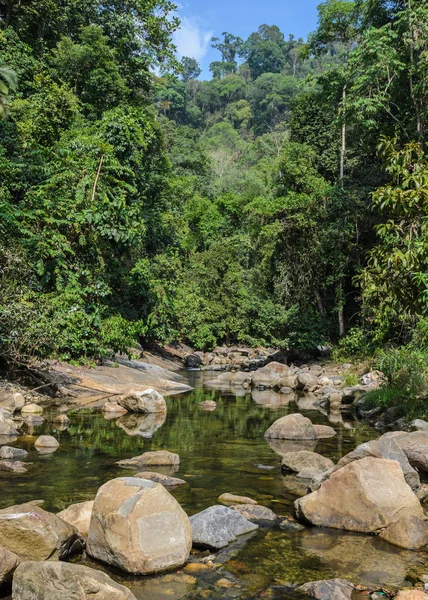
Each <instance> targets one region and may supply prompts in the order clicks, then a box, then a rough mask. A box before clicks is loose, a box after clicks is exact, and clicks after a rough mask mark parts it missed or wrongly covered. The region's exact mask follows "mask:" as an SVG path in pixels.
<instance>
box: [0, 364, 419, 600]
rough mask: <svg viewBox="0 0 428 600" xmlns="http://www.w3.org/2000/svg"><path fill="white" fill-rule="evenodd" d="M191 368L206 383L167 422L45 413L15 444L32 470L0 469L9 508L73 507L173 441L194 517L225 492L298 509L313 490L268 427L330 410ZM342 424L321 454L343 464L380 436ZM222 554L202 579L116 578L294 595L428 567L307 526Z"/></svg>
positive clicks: (159, 590)
mask: <svg viewBox="0 0 428 600" xmlns="http://www.w3.org/2000/svg"><path fill="white" fill-rule="evenodd" d="M187 376H188V380H189V383H190V385H192V386H193V387H195V390H194V391H192V392H190V393H187V394H183V395H177V396H173V397H170V398H167V403H168V413H167V415H166V418H164V416H162V417H153V415H150V416H148V417H146V418H144V417H141V416H135V415H127V416H125V417H120V418H110V419H106V418H104V416H103V415H102V413H101V412H99V411H90V410H81V411H76V412H71V413H69V417H70V420H71V425H70V427H69V428H68V429H66V430H64V431H60V430H58V429H55V427H54V425H53V424H52V418H53V416H54V415H55V413H52V414H50V413H49V412H47V413H46V414H44V415H43V416H44V421H43V422H42V423H40V424H30V425H29V426H28V427H27V435H26V436H24V437H22V438H20V439H19V440H18V442H17V443H16V444H15V445H19V446H21V447H23V448H25V449H27V450H28V451H29V457H28V460H29V462H31V463H32V464H31V465H29V468H28V473H25V474H23V475H11V474H6V473H3V474H1V475H0V489H1V495H0V504H1V507H4V506H9V505H12V504H16V503H22V502H26V501H29V500H35V499H41V498H42V499H44V500H45V505H44V507H45V508H46V509H47V510H52V511H59V510H62V509H63V508H65V507H66V506H68V505H69V504H71V503H74V502H81V501H84V500H89V499H93V497H94V496H95V494H96V491H97V489H98V488H99V487H100V485H102V484H103V483H105V482H106V481H107V480H108V479H111V478H114V477H118V476H122V475H130V474H131V473H130V471H129V470H125V469H121V468H119V467H118V466H117V465H116V464H115V463H116V461H118V460H119V459H123V458H130V457H132V456H136V455H138V454H141V453H143V452H145V451H148V450H160V449H165V450H169V451H171V452H177V453H178V454H179V455H180V457H181V463H180V467H179V469H178V471H176V472H175V473H174V475H175V476H177V477H180V478H182V479H185V480H186V481H187V485H183V486H180V487H179V488H177V489H175V490H173V491H172V493H173V495H174V496H175V497H176V498H177V500H178V501H179V502H180V503H181V505H182V506H183V508H184V510H185V511H186V512H187V513H188V514H189V515H191V514H194V513H195V512H198V511H200V510H202V509H204V508H206V507H208V506H210V505H212V504H216V503H217V498H218V496H219V495H220V494H221V493H223V492H232V493H235V494H240V495H245V496H250V497H252V498H254V499H256V500H258V502H259V503H260V504H263V505H265V506H267V507H269V508H271V509H272V510H274V511H275V512H276V513H277V514H278V515H280V516H286V515H290V514H292V510H293V502H294V500H295V499H296V497H297V496H296V494H298V493H299V492H301V493H302V486H301V484H300V483H299V482H298V481H296V478H293V477H290V476H288V477H285V476H283V475H282V474H281V470H280V464H281V454H283V453H284V452H286V451H288V450H289V443H287V442H280V441H276V443H272V444H271V445H269V444H268V443H266V441H265V440H264V438H263V434H264V432H265V431H266V429H267V428H268V427H269V426H270V425H271V423H272V422H273V421H274V420H275V419H277V418H279V417H280V416H283V415H286V414H289V413H292V412H297V411H299V412H302V413H303V414H305V415H306V416H308V417H309V418H310V419H311V420H312V421H313V422H315V423H323V424H327V423H329V421H328V418H327V416H326V415H325V414H323V413H322V412H320V411H318V410H315V408H314V405H313V398H311V397H310V396H307V397H304V398H300V399H297V398H296V397H294V396H293V395H280V394H275V393H272V392H266V393H263V392H257V393H256V394H254V395H253V397H252V396H251V394H248V393H245V392H244V391H241V393H240V394H239V395H236V394H233V393H231V392H230V391H216V390H213V389H207V388H203V387H202V381H203V380H204V379H210V378H212V377H213V374H212V373H211V374H207V373H200V372H197V371H193V372H190V373H188V374H187ZM205 400H215V401H216V402H217V408H216V410H214V411H207V410H204V409H203V408H201V407H200V406H199V403H200V402H202V401H205ZM331 420H332V421H336V422H334V423H333V426H334V427H335V429H336V431H337V432H338V435H337V436H336V437H335V438H331V439H329V440H321V441H320V442H318V443H317V444H316V447H315V450H316V451H317V452H319V453H321V454H323V455H325V456H328V457H329V458H332V459H333V460H334V461H337V460H338V459H339V458H340V457H341V456H343V455H344V454H346V453H347V452H349V451H350V450H352V449H353V448H354V447H355V446H356V445H357V444H360V443H362V442H364V441H367V440H369V439H373V438H374V437H377V435H378V434H377V433H376V432H375V431H373V430H372V429H370V428H369V427H367V426H365V425H362V424H358V423H352V422H349V423H343V422H340V419H339V418H336V419H331ZM337 421H339V422H337ZM330 424H332V423H331V422H330ZM40 434H52V435H54V436H55V437H56V438H57V439H58V440H59V442H60V447H59V449H58V450H57V451H56V452H55V453H54V454H50V455H39V454H38V453H37V451H36V450H35V449H34V441H35V439H36V436H38V435H40ZM311 449H314V448H311ZM87 562H88V564H91V563H90V562H89V561H87ZM215 562H216V563H217V565H219V564H221V565H223V566H219V567H218V568H217V569H211V570H207V571H206V572H204V574H201V575H200V574H198V575H197V578H195V577H194V576H193V575H189V574H186V573H185V572H183V571H179V572H176V573H168V574H164V575H160V576H157V577H148V578H147V577H146V578H139V579H135V580H129V578H124V577H123V576H121V575H120V574H118V573H114V577H115V578H116V579H118V580H120V581H122V582H123V583H125V584H126V585H128V586H129V587H130V588H131V589H132V591H133V592H134V594H135V595H136V597H137V599H138V600H166V599H167V598H170V599H171V598H172V599H173V600H176V599H179V598H189V599H190V598H214V599H215V598H259V597H262V596H260V593H261V592H262V590H265V589H266V588H267V587H271V592H270V593H271V596H269V597H272V598H275V597H278V598H295V597H296V596H295V595H293V593H292V592H289V591H287V590H288V589H289V586H290V584H296V583H303V582H305V581H310V580H314V579H323V578H332V577H345V578H349V579H350V580H351V581H353V582H355V583H361V584H365V585H372V584H373V585H378V584H381V585H386V586H392V587H394V586H400V585H402V584H403V582H405V581H406V578H408V577H409V574H410V573H411V572H414V571H415V569H416V570H421V569H424V567H425V566H426V567H427V568H428V560H427V559H426V555H425V554H423V553H418V552H408V551H403V550H399V549H395V548H394V547H392V546H390V545H388V544H387V543H385V542H382V541H381V540H379V539H377V538H375V537H372V536H364V535H354V534H344V533H343V532H337V531H334V530H327V529H317V528H307V529H306V530H305V531H303V532H301V533H291V532H288V531H282V530H279V529H274V528H271V529H263V528H261V529H259V530H258V531H257V532H255V534H253V535H251V536H250V539H242V538H241V539H238V541H237V542H236V544H234V545H232V546H231V547H229V548H228V549H227V551H223V552H221V553H220V554H219V555H218V556H217V558H216V560H215ZM96 566H97V567H98V568H100V565H96ZM221 577H228V578H231V579H232V580H234V581H235V582H236V585H235V586H234V587H232V588H230V589H219V588H216V587H215V582H216V581H217V580H218V579H220V578H221ZM275 590H276V591H277V593H278V594H279V595H278V596H275V593H276V591H275Z"/></svg>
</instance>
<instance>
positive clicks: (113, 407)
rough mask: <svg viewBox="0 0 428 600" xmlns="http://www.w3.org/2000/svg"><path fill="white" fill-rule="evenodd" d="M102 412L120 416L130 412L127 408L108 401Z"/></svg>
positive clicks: (113, 401)
mask: <svg viewBox="0 0 428 600" xmlns="http://www.w3.org/2000/svg"><path fill="white" fill-rule="evenodd" d="M101 410H102V411H103V412H105V413H114V414H119V415H123V414H125V413H126V412H128V411H127V410H126V408H123V406H120V404H118V403H117V402H116V401H115V400H108V401H107V402H106V403H105V404H104V406H103V407H102V409H101Z"/></svg>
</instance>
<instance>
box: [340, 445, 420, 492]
mask: <svg viewBox="0 0 428 600" xmlns="http://www.w3.org/2000/svg"><path fill="white" fill-rule="evenodd" d="M395 440H396V439H395V438H394V437H384V436H382V437H381V438H379V439H378V440H372V441H371V442H365V443H364V444H360V445H359V446H357V447H356V448H355V450H352V452H349V453H348V454H345V456H342V458H341V459H340V460H339V462H338V463H337V465H336V467H335V469H334V470H335V471H337V469H340V468H341V467H343V466H345V465H347V464H349V463H351V462H353V461H355V460H361V459H362V458H366V457H367V456H373V457H375V458H386V459H388V460H395V461H397V462H398V464H399V465H400V467H401V469H402V471H403V475H404V478H405V480H406V482H407V483H408V484H409V486H410V487H411V488H412V490H417V489H419V487H420V485H421V482H420V479H419V475H418V474H417V472H416V471H415V469H413V467H411V466H410V463H409V460H408V459H407V456H406V455H405V454H404V452H403V450H401V448H400V446H399V445H398V444H397V442H396V441H395Z"/></svg>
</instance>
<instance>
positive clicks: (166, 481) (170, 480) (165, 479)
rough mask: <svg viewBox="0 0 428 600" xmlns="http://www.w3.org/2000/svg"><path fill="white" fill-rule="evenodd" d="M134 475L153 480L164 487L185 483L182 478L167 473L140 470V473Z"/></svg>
mask: <svg viewBox="0 0 428 600" xmlns="http://www.w3.org/2000/svg"><path fill="white" fill-rule="evenodd" d="M134 477H139V478H140V479H147V480H148V481H154V482H155V483H160V484H161V485H163V486H164V487H175V486H176V485H184V484H186V483H187V482H186V481H184V479H180V478H179V477H169V476H168V475H162V473H154V472H153V471H142V472H141V473H137V474H136V475H134Z"/></svg>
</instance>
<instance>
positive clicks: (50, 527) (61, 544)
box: [0, 504, 84, 560]
mask: <svg viewBox="0 0 428 600" xmlns="http://www.w3.org/2000/svg"><path fill="white" fill-rule="evenodd" d="M0 540H1V543H2V545H3V546H4V547H5V548H7V549H8V550H10V551H11V552H14V553H15V554H17V555H18V556H19V557H20V558H21V559H22V560H30V559H33V560H48V559H52V558H60V559H63V558H67V557H68V556H69V555H71V554H74V553H76V552H78V551H80V550H81V549H82V548H83V545H84V543H83V540H82V538H81V537H80V535H79V533H78V531H77V529H76V528H75V527H73V526H72V525H70V524H68V523H66V522H65V521H63V520H62V519H60V518H59V517H58V516H56V515H54V514H52V513H49V512H47V511H46V510H43V508H40V507H39V506H35V505H34V504H19V505H16V506H10V507H8V508H4V509H3V510H0Z"/></svg>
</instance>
